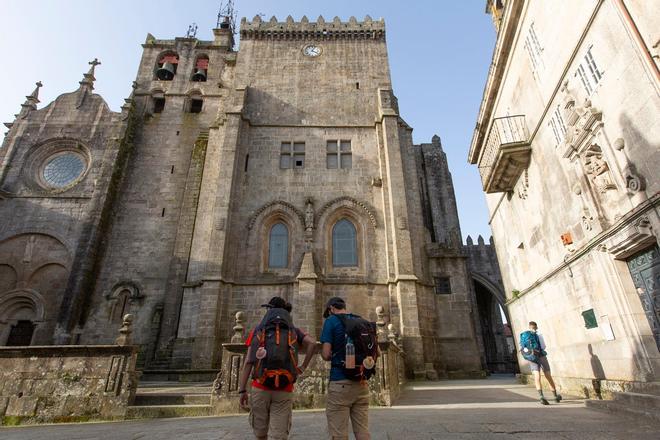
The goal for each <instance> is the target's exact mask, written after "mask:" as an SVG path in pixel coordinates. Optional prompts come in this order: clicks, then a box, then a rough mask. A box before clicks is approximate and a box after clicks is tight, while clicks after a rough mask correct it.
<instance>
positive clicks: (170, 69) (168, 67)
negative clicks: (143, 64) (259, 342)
mask: <svg viewBox="0 0 660 440" xmlns="http://www.w3.org/2000/svg"><path fill="white" fill-rule="evenodd" d="M156 77H157V78H158V79H159V80H161V81H171V80H172V79H173V78H174V64H172V63H163V66H162V67H160V68H159V69H158V70H157V71H156Z"/></svg>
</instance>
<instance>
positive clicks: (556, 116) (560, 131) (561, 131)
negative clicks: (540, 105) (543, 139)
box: [548, 105, 566, 145]
mask: <svg viewBox="0 0 660 440" xmlns="http://www.w3.org/2000/svg"><path fill="white" fill-rule="evenodd" d="M548 125H549V126H550V128H552V134H553V135H554V137H555V142H556V143H557V145H559V144H561V143H562V142H563V141H564V138H565V137H566V123H565V122H564V117H563V116H562V114H561V108H560V107H559V105H558V106H557V107H556V108H555V110H554V112H553V113H552V117H551V118H550V122H549V123H548Z"/></svg>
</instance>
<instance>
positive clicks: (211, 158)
mask: <svg viewBox="0 0 660 440" xmlns="http://www.w3.org/2000/svg"><path fill="white" fill-rule="evenodd" d="M245 96H246V91H245V90H234V91H232V93H231V94H230V96H229V97H228V99H227V100H228V104H227V107H226V108H225V109H224V110H225V111H222V109H221V110H220V111H219V113H218V119H217V120H216V126H215V127H212V128H211V130H210V131H209V142H208V146H207V153H206V161H205V164H204V174H203V178H202V187H201V191H200V195H199V203H198V208H197V217H196V222H195V230H194V231H195V232H194V236H193V241H192V247H191V253H190V263H189V266H188V278H187V284H188V285H190V286H191V287H190V288H189V289H188V288H187V289H184V299H183V304H182V309H188V308H189V309H191V311H192V313H194V314H195V315H196V318H195V319H196V320H197V325H196V329H195V331H194V334H193V335H191V336H193V337H194V338H195V341H194V343H193V347H192V368H213V367H215V366H216V365H215V363H216V362H217V360H218V359H219V358H220V356H221V354H220V351H219V347H220V343H219V342H220V341H219V340H218V338H219V336H220V334H219V333H220V327H219V321H220V320H221V319H223V316H224V315H225V313H226V311H225V310H222V307H221V306H222V304H224V303H226V301H221V296H222V295H225V296H226V295H231V286H229V285H227V284H226V283H225V282H224V281H223V264H224V256H225V245H226V243H227V236H228V229H229V227H230V224H231V211H232V210H231V205H232V202H233V199H232V194H233V192H234V184H235V181H236V179H235V170H236V158H237V153H238V149H239V143H240V133H241V128H242V116H241V114H242V111H243V105H244V102H245ZM187 301H189V302H190V303H191V307H188V305H187V304H186V302H187ZM195 305H196V307H197V309H196V310H195ZM182 325H185V323H184V322H183V317H182V319H181V322H179V327H180V328H181V326H182Z"/></svg>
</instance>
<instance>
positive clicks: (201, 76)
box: [192, 69, 206, 82]
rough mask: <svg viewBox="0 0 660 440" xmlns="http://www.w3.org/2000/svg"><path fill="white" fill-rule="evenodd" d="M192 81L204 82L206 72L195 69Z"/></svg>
mask: <svg viewBox="0 0 660 440" xmlns="http://www.w3.org/2000/svg"><path fill="white" fill-rule="evenodd" d="M192 80H193V81H198V82H204V81H206V71H205V70H204V69H197V71H196V72H195V74H194V75H193V76H192Z"/></svg>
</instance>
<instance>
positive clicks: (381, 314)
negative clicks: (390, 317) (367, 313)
mask: <svg viewBox="0 0 660 440" xmlns="http://www.w3.org/2000/svg"><path fill="white" fill-rule="evenodd" d="M385 325H386V323H385V308H384V307H383V306H378V307H376V331H377V336H378V342H386V341H387V333H386V331H385Z"/></svg>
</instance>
